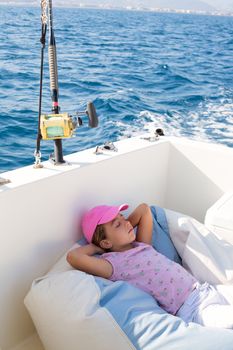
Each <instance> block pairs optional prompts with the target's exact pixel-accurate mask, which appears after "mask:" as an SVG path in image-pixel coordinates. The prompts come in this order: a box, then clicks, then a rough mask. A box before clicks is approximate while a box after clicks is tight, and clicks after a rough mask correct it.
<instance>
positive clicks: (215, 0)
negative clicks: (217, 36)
mask: <svg viewBox="0 0 233 350" xmlns="http://www.w3.org/2000/svg"><path fill="white" fill-rule="evenodd" d="M173 1H174V3H175V2H176V0H173ZM202 1H203V2H206V3H207V4H209V5H212V6H214V7H216V8H217V9H231V10H232V9H233V0H202ZM1 2H7V1H6V0H5V1H4V0H0V3H1ZM10 2H12V3H13V2H15V3H22V2H29V3H30V2H34V3H35V2H36V3H38V5H39V4H40V0H36V1H33V0H25V1H23V0H11V1H10ZM58 2H61V1H58ZM64 2H65V3H66V4H67V5H68V4H69V0H64ZM77 2H80V3H81V2H83V3H87V2H88V3H91V0H79V1H78V0H77ZM100 2H101V0H100ZM108 2H109V3H110V4H112V5H114V4H116V2H117V0H108ZM141 2H142V3H143V0H142V1H141ZM194 2H195V0H194ZM55 3H56V0H53V4H54V5H55Z"/></svg>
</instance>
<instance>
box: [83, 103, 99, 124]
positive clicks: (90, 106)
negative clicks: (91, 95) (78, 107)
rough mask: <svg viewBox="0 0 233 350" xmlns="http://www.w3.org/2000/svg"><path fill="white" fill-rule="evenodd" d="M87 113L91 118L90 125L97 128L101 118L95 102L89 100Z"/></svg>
mask: <svg viewBox="0 0 233 350" xmlns="http://www.w3.org/2000/svg"><path fill="white" fill-rule="evenodd" d="M86 114H87V115H88V118H89V127H90V128H96V127H97V126H98V124H99V120H98V116H97V113H96V110H95V106H94V104H93V102H87V109H86Z"/></svg>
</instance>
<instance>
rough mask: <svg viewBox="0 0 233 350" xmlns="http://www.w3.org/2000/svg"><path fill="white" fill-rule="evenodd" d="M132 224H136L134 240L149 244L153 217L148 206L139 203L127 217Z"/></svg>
mask: <svg viewBox="0 0 233 350" xmlns="http://www.w3.org/2000/svg"><path fill="white" fill-rule="evenodd" d="M128 220H129V221H130V222H131V224H132V226H133V227H135V226H137V237H136V240H137V241H139V242H144V243H147V244H151V239H152V230H153V218H152V214H151V210H150V207H149V206H148V205H147V204H145V203H142V204H140V205H139V206H138V207H137V208H136V209H135V210H134V211H133V212H132V213H131V214H130V215H129V217H128Z"/></svg>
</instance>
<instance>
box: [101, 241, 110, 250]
mask: <svg viewBox="0 0 233 350" xmlns="http://www.w3.org/2000/svg"><path fill="white" fill-rule="evenodd" d="M99 245H100V247H101V248H103V249H111V248H112V243H111V242H110V241H109V240H108V239H102V241H100V243H99Z"/></svg>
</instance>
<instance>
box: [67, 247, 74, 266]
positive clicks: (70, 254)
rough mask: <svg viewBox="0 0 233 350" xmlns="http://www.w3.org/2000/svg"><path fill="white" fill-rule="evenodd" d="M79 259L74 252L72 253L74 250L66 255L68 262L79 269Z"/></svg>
mask: <svg viewBox="0 0 233 350" xmlns="http://www.w3.org/2000/svg"><path fill="white" fill-rule="evenodd" d="M76 260H77V258H75V256H74V252H72V250H71V251H70V252H68V253H67V255H66V261H67V262H68V263H69V264H70V265H71V266H72V267H75V268H77V261H76Z"/></svg>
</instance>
